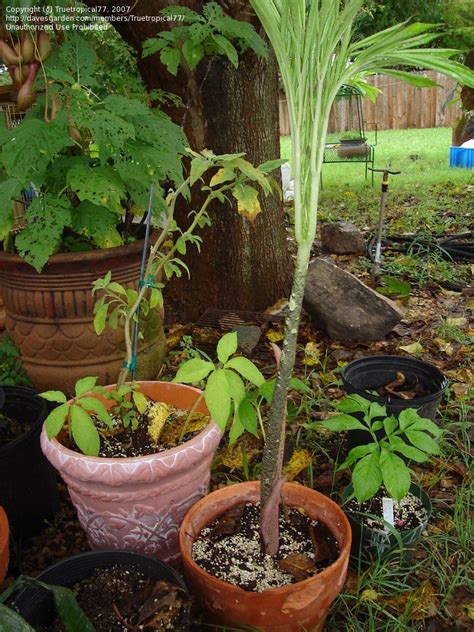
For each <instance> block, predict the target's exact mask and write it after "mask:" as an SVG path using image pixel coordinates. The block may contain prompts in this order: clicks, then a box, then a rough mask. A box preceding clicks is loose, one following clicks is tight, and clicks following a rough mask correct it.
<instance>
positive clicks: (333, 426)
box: [321, 414, 367, 432]
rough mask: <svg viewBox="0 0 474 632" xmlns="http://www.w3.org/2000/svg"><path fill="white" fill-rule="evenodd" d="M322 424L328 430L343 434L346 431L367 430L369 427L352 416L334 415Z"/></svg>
mask: <svg viewBox="0 0 474 632" xmlns="http://www.w3.org/2000/svg"><path fill="white" fill-rule="evenodd" d="M321 424H322V425H323V426H324V427H325V428H327V429H328V430H332V431H333V432H341V431H345V430H367V426H364V424H363V423H361V422H360V421H358V420H357V419H355V417H351V416H350V415H344V414H340V415H332V416H331V417H328V419H325V420H324V421H322V422H321Z"/></svg>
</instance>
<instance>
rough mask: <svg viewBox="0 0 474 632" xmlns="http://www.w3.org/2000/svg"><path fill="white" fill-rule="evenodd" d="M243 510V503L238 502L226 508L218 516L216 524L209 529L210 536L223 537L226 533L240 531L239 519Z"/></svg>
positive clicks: (230, 533) (231, 533)
mask: <svg viewBox="0 0 474 632" xmlns="http://www.w3.org/2000/svg"><path fill="white" fill-rule="evenodd" d="M244 510H245V503H239V504H238V505H234V506H233V507H231V508H230V509H228V510H227V511H226V512H225V513H224V514H222V515H221V516H219V518H218V519H217V522H216V524H215V525H214V526H213V527H212V529H211V531H210V534H209V535H210V537H211V538H223V537H225V536H227V535H234V534H235V533H238V532H239V531H240V527H241V524H240V521H241V519H242V515H243V513H244Z"/></svg>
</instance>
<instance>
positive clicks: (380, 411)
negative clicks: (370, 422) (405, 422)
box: [368, 402, 387, 419]
mask: <svg viewBox="0 0 474 632" xmlns="http://www.w3.org/2000/svg"><path fill="white" fill-rule="evenodd" d="M386 415H387V411H386V408H385V406H383V405H382V404H379V403H378V402H372V403H371V404H370V406H369V412H368V417H369V418H370V419H374V417H386Z"/></svg>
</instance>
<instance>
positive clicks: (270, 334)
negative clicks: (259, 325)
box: [266, 329, 285, 342]
mask: <svg viewBox="0 0 474 632" xmlns="http://www.w3.org/2000/svg"><path fill="white" fill-rule="evenodd" d="M266 336H267V338H268V340H270V342H280V341H281V340H283V338H284V337H285V336H284V335H283V332H282V331H278V330H276V329H269V330H268V331H267V333H266Z"/></svg>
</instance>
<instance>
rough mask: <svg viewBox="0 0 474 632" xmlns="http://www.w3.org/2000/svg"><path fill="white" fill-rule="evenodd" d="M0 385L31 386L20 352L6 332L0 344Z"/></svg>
mask: <svg viewBox="0 0 474 632" xmlns="http://www.w3.org/2000/svg"><path fill="white" fill-rule="evenodd" d="M0 385H4V386H31V380H30V378H29V377H28V375H27V373H26V371H25V369H24V368H23V365H22V363H21V356H20V351H19V349H18V347H17V346H16V345H15V343H14V342H13V341H12V339H11V338H10V337H9V335H8V334H7V333H6V332H4V333H3V338H2V341H1V343H0Z"/></svg>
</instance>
